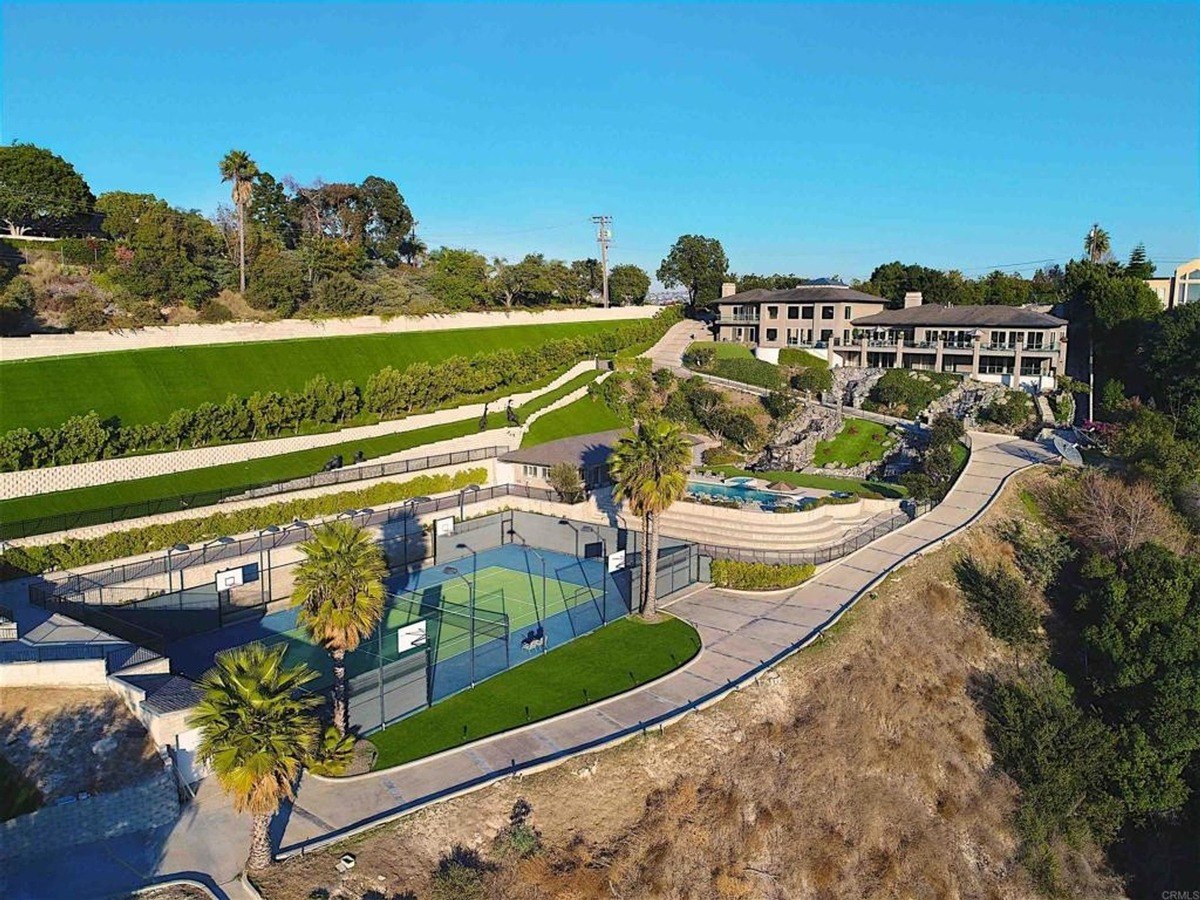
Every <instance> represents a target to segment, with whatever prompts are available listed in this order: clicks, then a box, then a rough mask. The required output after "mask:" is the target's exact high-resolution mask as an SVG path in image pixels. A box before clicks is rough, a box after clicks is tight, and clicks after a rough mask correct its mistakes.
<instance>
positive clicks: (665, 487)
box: [608, 421, 692, 618]
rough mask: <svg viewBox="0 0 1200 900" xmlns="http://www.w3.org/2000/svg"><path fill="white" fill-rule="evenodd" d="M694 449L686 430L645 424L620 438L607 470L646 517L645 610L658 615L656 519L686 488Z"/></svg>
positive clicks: (619, 495)
mask: <svg viewBox="0 0 1200 900" xmlns="http://www.w3.org/2000/svg"><path fill="white" fill-rule="evenodd" d="M691 459H692V448H691V445H690V444H689V443H688V440H687V438H686V437H685V436H684V433H683V429H682V428H680V427H679V426H678V425H675V424H673V423H671V422H666V421H658V422H642V423H640V424H638V425H636V426H635V428H634V430H633V432H631V433H630V434H628V435H626V436H624V437H622V438H621V439H620V440H619V441H617V445H616V446H615V447H614V448H613V452H612V456H611V457H609V461H608V469H609V472H610V473H611V474H612V477H613V481H614V483H615V484H616V490H615V491H614V496H615V497H616V499H618V500H626V501H628V502H629V506H630V508H631V509H632V510H633V511H634V512H635V513H636V514H637V515H639V516H641V517H642V533H643V534H644V535H645V543H646V546H645V548H644V552H643V553H642V602H641V610H640V612H641V614H642V615H643V616H644V617H646V618H650V617H652V616H653V615H654V613H655V608H654V602H655V596H654V591H655V580H656V576H657V569H658V566H657V564H656V563H657V561H658V517H659V516H660V515H661V514H662V513H664V512H666V511H667V510H668V509H669V508H670V506H671V504H672V503H674V502H675V501H676V500H678V499H679V498H680V497H682V496H683V493H684V491H685V490H686V489H687V473H688V468H689V466H690V464H691Z"/></svg>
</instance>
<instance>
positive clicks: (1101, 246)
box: [1083, 222, 1112, 263]
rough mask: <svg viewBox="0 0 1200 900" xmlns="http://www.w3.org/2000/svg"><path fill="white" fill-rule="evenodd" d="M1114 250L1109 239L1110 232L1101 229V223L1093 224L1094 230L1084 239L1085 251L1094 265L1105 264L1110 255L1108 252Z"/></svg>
mask: <svg viewBox="0 0 1200 900" xmlns="http://www.w3.org/2000/svg"><path fill="white" fill-rule="evenodd" d="M1111 249H1112V245H1111V243H1110V242H1109V239H1108V232H1107V231H1105V230H1104V229H1103V228H1101V227H1100V223H1099V222H1095V223H1093V224H1092V230H1091V231H1089V232H1088V233H1087V237H1086V238H1084V239H1083V250H1084V252H1085V253H1087V255H1088V259H1090V260H1091V261H1092V262H1094V263H1098V262H1103V261H1104V257H1106V256H1107V255H1108V251H1109V250H1111Z"/></svg>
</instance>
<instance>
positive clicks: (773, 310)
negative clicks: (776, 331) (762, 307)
mask: <svg viewBox="0 0 1200 900" xmlns="http://www.w3.org/2000/svg"><path fill="white" fill-rule="evenodd" d="M767 318H768V319H778V318H779V307H778V306H768V307H767Z"/></svg>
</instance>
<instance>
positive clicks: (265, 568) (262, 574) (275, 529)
mask: <svg viewBox="0 0 1200 900" xmlns="http://www.w3.org/2000/svg"><path fill="white" fill-rule="evenodd" d="M268 534H269V535H272V536H274V535H277V534H279V526H278V525H268V526H267V527H266V528H264V529H262V530H261V531H259V533H258V599H259V601H260V602H261V603H262V604H263V605H264V606H265V605H266V603H267V578H268V575H267V573H268V572H269V571H271V548H270V547H268V546H266V542H265V541H264V538H265V536H266V535H268ZM264 552H265V554H266V564H265V565H264V564H263V558H264V556H263V555H264Z"/></svg>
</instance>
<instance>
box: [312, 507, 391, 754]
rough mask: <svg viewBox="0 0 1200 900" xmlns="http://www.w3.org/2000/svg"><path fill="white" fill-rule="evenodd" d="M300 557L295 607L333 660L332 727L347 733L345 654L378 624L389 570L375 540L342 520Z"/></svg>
mask: <svg viewBox="0 0 1200 900" xmlns="http://www.w3.org/2000/svg"><path fill="white" fill-rule="evenodd" d="M300 552H301V553H302V554H303V555H304V558H303V559H302V560H301V561H300V563H299V565H298V566H297V567H296V580H295V588H294V590H293V592H292V605H293V606H297V607H299V609H300V615H299V620H300V624H301V625H303V626H304V628H305V629H306V630H307V631H308V633H309V635H311V636H312V639H313V640H314V641H315V642H317V643H318V644H320V645H321V646H322V647H324V648H325V649H326V650H327V651H329V655H330V656H331V657H332V659H333V723H334V725H336V726H337V729H338V731H339V732H340V733H342V734H345V733H346V731H347V729H348V727H349V721H348V710H347V706H346V654H347V653H352V652H353V651H354V650H355V649H357V647H358V645H359V644H360V643H361V642H362V641H363V640H365V639H366V638H368V637H370V636H371V634H372V632H374V631H375V628H376V627H377V626H378V625H379V620H380V619H381V618H382V616H383V596H384V592H383V579H384V576H385V575H387V565H386V563H385V562H384V559H383V552H382V551H381V550H380V549H379V545H378V544H376V543H375V541H374V539H372V537H371V535H370V534H369V533H368V532H367V531H366V530H365V529H363V528H359V527H358V526H357V525H355V524H354V523H352V522H347V521H342V520H340V521H335V522H330V523H329V524H328V525H323V526H321V527H320V528H317V529H316V530H315V531H314V532H313V536H312V537H311V538H310V539H309V540H307V541H305V542H304V543H303V544H301V545H300Z"/></svg>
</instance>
